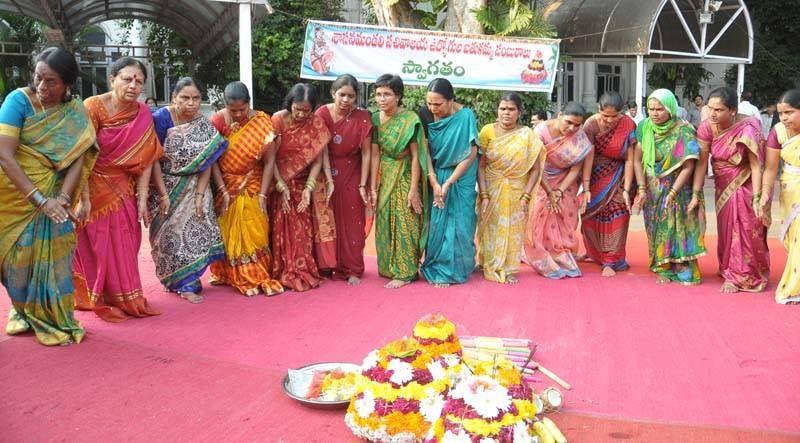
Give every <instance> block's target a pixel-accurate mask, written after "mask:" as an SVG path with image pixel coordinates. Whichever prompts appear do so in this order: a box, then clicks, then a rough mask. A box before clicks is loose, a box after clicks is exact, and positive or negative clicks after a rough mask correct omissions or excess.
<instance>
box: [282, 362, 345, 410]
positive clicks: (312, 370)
mask: <svg viewBox="0 0 800 443" xmlns="http://www.w3.org/2000/svg"><path fill="white" fill-rule="evenodd" d="M359 370H360V367H359V366H358V365H356V364H352V363H316V364H312V365H308V366H304V367H302V368H298V369H289V371H288V374H287V375H286V378H284V381H283V390H284V392H286V394H287V395H289V396H290V397H292V398H294V399H295V400H298V401H300V402H301V403H303V404H305V405H308V406H313V407H342V406H344V405H347V403H349V402H350V398H351V397H352V396H353V393H354V392H355V386H356V376H357V375H358V372H359Z"/></svg>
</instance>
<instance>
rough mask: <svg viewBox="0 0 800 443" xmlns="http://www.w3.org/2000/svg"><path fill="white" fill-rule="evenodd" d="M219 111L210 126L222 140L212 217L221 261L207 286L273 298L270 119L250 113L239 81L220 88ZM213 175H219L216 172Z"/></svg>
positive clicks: (247, 97)
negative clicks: (221, 102)
mask: <svg viewBox="0 0 800 443" xmlns="http://www.w3.org/2000/svg"><path fill="white" fill-rule="evenodd" d="M224 99H225V109H223V110H221V111H219V112H217V113H216V114H214V115H213V116H212V117H211V123H212V124H213V125H214V127H215V128H217V131H219V132H220V134H222V135H223V136H224V137H225V139H226V140H228V149H227V150H226V151H225V153H224V154H222V157H220V159H219V161H218V162H217V165H218V166H219V168H217V167H214V176H215V177H214V178H215V181H216V182H217V186H218V190H219V191H220V192H218V193H217V205H216V206H217V213H218V214H219V218H218V221H219V228H220V234H222V242H223V244H224V245H225V259H223V260H218V261H216V262H214V263H212V264H211V279H210V281H211V283H212V284H224V285H230V286H232V287H234V288H236V290H238V291H239V292H241V293H242V294H244V295H246V296H253V295H257V294H262V293H263V294H265V295H275V294H280V293H281V292H283V286H282V285H281V284H280V282H278V281H277V280H275V279H273V278H272V277H271V276H270V272H271V270H272V254H271V253H270V248H269V226H270V223H269V218H268V216H267V203H268V202H267V195H268V194H267V188H268V186H269V183H270V182H272V173H273V168H274V165H275V151H276V149H275V145H274V143H273V140H274V139H275V132H274V131H273V130H272V120H271V119H270V117H269V116H268V115H267V114H265V113H263V112H261V111H254V110H253V109H251V108H250V92H249V91H248V90H247V86H246V85H245V84H244V83H242V82H233V83H229V84H228V86H226V87H225V94H224ZM218 171H219V173H218Z"/></svg>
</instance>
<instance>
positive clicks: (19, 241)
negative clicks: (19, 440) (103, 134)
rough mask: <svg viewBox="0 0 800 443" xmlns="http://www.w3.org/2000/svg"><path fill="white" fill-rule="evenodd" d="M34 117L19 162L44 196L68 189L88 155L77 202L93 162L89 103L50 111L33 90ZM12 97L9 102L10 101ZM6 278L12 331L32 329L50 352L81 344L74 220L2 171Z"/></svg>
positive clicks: (1, 243) (0, 227)
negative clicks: (46, 208) (39, 202)
mask: <svg viewBox="0 0 800 443" xmlns="http://www.w3.org/2000/svg"><path fill="white" fill-rule="evenodd" d="M17 91H20V92H16V93H17V94H24V98H25V100H27V101H28V102H29V103H30V104H31V106H32V108H33V114H32V115H31V116H28V117H26V118H25V120H24V123H23V125H22V128H20V129H21V131H20V133H19V146H18V147H17V150H16V151H15V153H14V158H15V159H16V161H17V162H18V163H19V165H20V167H22V170H23V171H24V172H25V174H26V175H27V176H28V178H29V179H30V180H31V182H32V183H33V185H34V186H36V188H37V189H39V190H40V191H41V192H42V194H44V195H45V196H52V197H55V196H56V195H58V193H59V192H60V190H61V186H62V184H63V182H64V178H65V176H66V174H67V170H68V168H69V167H70V166H71V165H72V164H73V162H75V161H76V160H77V159H78V158H79V157H80V156H81V155H83V154H86V156H85V157H84V164H83V170H82V172H81V179H80V181H79V182H78V185H77V186H76V187H75V193H74V194H73V196H72V197H73V199H75V200H77V198H78V195H79V194H80V189H81V188H82V187H83V186H84V184H85V183H86V178H87V177H88V175H89V172H90V171H91V169H92V166H93V164H94V160H95V156H96V154H97V153H96V151H95V150H94V149H93V147H94V141H95V132H94V128H93V127H92V125H91V122H90V121H89V119H88V116H87V115H86V111H85V109H84V107H83V104H82V103H81V102H80V101H79V100H72V101H70V102H68V103H64V104H61V105H59V106H58V107H56V108H51V109H48V110H45V109H42V107H41V106H40V105H38V104H37V105H34V103H38V100H32V97H33V94H34V93H32V92H30V91H28V90H27V89H26V90H25V92H22V91H23V90H17ZM10 99H11V97H10V96H9V97H8V98H7V99H6V100H10ZM0 210H1V211H2V213H3V216H2V217H0V260H2V262H1V263H0V280H2V283H3V286H4V287H5V288H6V291H7V292H8V295H9V297H10V298H11V304H12V306H11V309H10V311H9V315H8V324H7V326H6V333H7V334H9V335H14V334H19V333H22V332H25V331H27V330H31V329H32V330H33V332H34V333H35V334H36V339H37V340H38V341H39V343H41V344H43V345H47V346H53V345H60V344H66V343H70V342H76V343H79V342H80V341H81V340H83V338H84V335H85V331H84V330H83V328H82V327H81V325H80V323H79V322H78V321H77V320H76V319H75V317H74V304H75V302H74V287H73V284H72V254H73V252H74V250H75V230H74V227H73V225H72V222H70V221H67V222H66V223H62V224H56V223H53V222H51V221H50V219H49V218H47V217H46V216H45V215H44V213H42V212H39V211H38V210H37V209H36V208H35V207H33V205H31V204H30V203H28V201H27V200H26V199H25V197H24V195H23V194H21V193H20V192H19V191H18V190H17V188H16V186H14V184H13V183H12V182H11V180H10V179H9V178H8V176H7V175H6V174H5V173H0Z"/></svg>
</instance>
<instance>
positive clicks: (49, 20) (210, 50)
mask: <svg viewBox="0 0 800 443" xmlns="http://www.w3.org/2000/svg"><path fill="white" fill-rule="evenodd" d="M253 5H265V6H267V5H269V3H268V2H267V1H266V0H138V1H120V0H94V1H92V0H0V11H8V12H11V13H14V14H21V15H25V16H28V17H32V18H35V19H37V20H40V21H42V22H44V23H45V24H46V25H47V26H48V27H50V28H51V29H52V30H53V31H51V32H50V33H49V35H48V37H49V39H50V40H55V41H59V42H60V43H64V42H70V41H72V37H73V36H74V35H75V33H77V32H78V31H80V30H81V29H83V28H85V27H87V26H92V25H96V24H98V23H100V22H103V21H106V20H116V19H140V20H149V21H153V22H156V23H160V24H162V25H165V26H168V27H170V28H171V29H173V30H175V31H176V32H178V33H180V34H181V35H182V36H183V37H185V38H186V41H188V42H189V44H190V45H191V47H192V52H193V53H194V54H196V55H197V56H198V58H200V59H209V58H212V57H214V56H215V55H217V54H219V53H220V52H222V51H223V50H224V49H226V48H228V47H230V46H231V45H233V44H234V43H235V42H236V41H237V38H238V39H239V43H240V46H241V48H244V49H243V50H242V51H241V54H240V64H239V65H240V66H239V67H240V75H241V80H242V81H243V82H244V83H245V84H247V86H248V88H250V91H251V93H252V91H253V80H252V48H251V46H252V41H251V34H250V32H251V24H252V23H253V21H257V20H260V19H261V18H263V17H264V16H265V15H266V14H267V13H268V12H267V11H268V10H269V7H267V8H257V7H253ZM237 18H238V22H237Z"/></svg>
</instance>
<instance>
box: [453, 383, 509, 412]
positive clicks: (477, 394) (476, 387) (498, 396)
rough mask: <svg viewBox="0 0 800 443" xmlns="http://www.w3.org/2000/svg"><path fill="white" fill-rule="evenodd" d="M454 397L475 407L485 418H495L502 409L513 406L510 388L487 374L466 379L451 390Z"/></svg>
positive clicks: (506, 409)
mask: <svg viewBox="0 0 800 443" xmlns="http://www.w3.org/2000/svg"><path fill="white" fill-rule="evenodd" d="M450 395H452V396H453V397H454V398H460V399H463V400H464V403H466V404H467V405H469V406H471V407H472V408H473V409H475V412H477V413H478V414H479V415H480V416H481V417H483V418H494V417H496V416H497V414H498V413H499V412H500V411H508V408H509V407H511V396H510V395H509V394H508V389H506V388H505V387H504V386H503V385H501V384H500V383H499V382H498V381H497V380H495V379H493V378H491V377H487V376H485V375H480V376H472V377H468V378H466V379H464V380H463V381H462V382H460V383H459V384H458V385H456V387H455V389H453V390H452V391H451V392H450Z"/></svg>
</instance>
